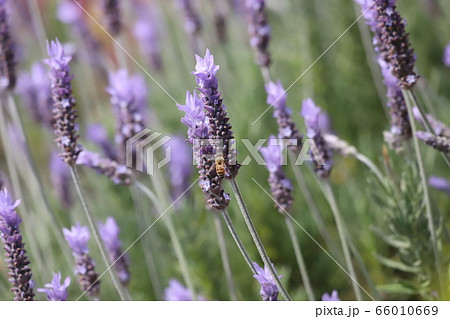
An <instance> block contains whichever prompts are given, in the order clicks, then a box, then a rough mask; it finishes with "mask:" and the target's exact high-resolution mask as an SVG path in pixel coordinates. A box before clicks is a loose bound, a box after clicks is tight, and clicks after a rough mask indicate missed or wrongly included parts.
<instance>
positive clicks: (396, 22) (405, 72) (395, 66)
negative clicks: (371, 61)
mask: <svg viewBox="0 0 450 319" xmlns="http://www.w3.org/2000/svg"><path fill="white" fill-rule="evenodd" d="M395 3H396V0H378V2H377V4H376V6H377V8H376V9H377V22H378V24H377V34H378V39H379V40H380V54H381V57H382V58H383V59H384V60H385V61H386V62H387V63H388V64H389V65H390V66H391V68H392V74H393V75H394V76H395V77H396V78H397V85H398V86H400V87H401V88H403V89H411V88H412V87H414V85H415V84H416V82H417V80H418V79H419V77H418V76H417V75H416V73H415V72H414V64H415V62H416V56H415V54H414V50H412V49H411V48H410V43H409V38H408V33H406V31H405V21H404V19H403V18H402V17H401V16H400V14H399V13H398V11H397V7H396V6H395Z"/></svg>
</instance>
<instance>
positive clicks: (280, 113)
mask: <svg viewBox="0 0 450 319" xmlns="http://www.w3.org/2000/svg"><path fill="white" fill-rule="evenodd" d="M266 92H267V104H269V105H273V108H274V112H273V117H275V118H276V119H277V124H278V138H280V139H294V140H296V141H297V145H290V146H289V149H290V150H292V151H294V152H295V153H298V152H300V150H301V147H302V136H301V135H300V134H299V132H298V130H297V127H296V125H295V123H294V121H293V120H292V118H291V114H292V110H291V109H290V108H289V107H287V106H286V100H287V94H286V92H285V90H284V88H283V85H282V84H281V81H280V80H278V81H277V83H274V82H270V83H269V84H267V85H266Z"/></svg>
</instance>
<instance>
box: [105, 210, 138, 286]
mask: <svg viewBox="0 0 450 319" xmlns="http://www.w3.org/2000/svg"><path fill="white" fill-rule="evenodd" d="M98 230H99V232H100V237H101V238H102V240H103V243H104V244H105V247H106V249H107V250H108V253H109V260H110V261H111V263H114V266H113V267H114V270H115V271H116V273H117V276H118V277H119V280H120V282H121V283H122V284H123V285H127V284H128V283H129V281H130V272H129V270H128V268H129V259H128V255H124V254H123V252H122V242H121V241H120V239H119V233H120V228H119V226H118V225H117V223H116V220H115V219H114V218H113V217H111V216H110V217H108V218H107V219H106V222H105V223H104V224H102V223H99V225H98Z"/></svg>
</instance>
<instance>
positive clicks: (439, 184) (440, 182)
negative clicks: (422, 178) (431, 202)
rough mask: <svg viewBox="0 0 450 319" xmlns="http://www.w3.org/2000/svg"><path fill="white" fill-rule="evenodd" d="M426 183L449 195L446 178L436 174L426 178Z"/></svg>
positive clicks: (449, 187) (449, 186)
mask: <svg viewBox="0 0 450 319" xmlns="http://www.w3.org/2000/svg"><path fill="white" fill-rule="evenodd" d="M428 184H429V185H430V186H431V187H433V188H436V189H438V190H440V191H443V192H445V193H447V195H448V196H450V181H449V180H448V179H445V178H442V177H437V176H430V178H429V179H428Z"/></svg>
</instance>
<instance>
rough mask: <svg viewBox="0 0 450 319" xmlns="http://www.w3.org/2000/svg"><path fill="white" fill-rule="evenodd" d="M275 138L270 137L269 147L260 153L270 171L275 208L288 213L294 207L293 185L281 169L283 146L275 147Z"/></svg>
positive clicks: (262, 149)
mask: <svg viewBox="0 0 450 319" xmlns="http://www.w3.org/2000/svg"><path fill="white" fill-rule="evenodd" d="M274 141H275V136H273V135H272V136H270V138H269V141H268V146H267V147H261V149H260V152H261V154H262V156H263V157H264V160H265V162H266V166H267V169H268V170H269V185H270V191H271V192H272V195H273V197H274V198H275V200H276V203H277V204H275V208H277V209H278V211H279V212H280V213H282V214H283V213H284V212H288V211H289V210H290V208H291V206H292V202H293V198H292V184H291V181H290V180H289V179H288V178H287V177H286V174H285V173H284V172H283V170H282V168H281V164H282V157H283V154H282V146H281V145H275V143H274Z"/></svg>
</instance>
